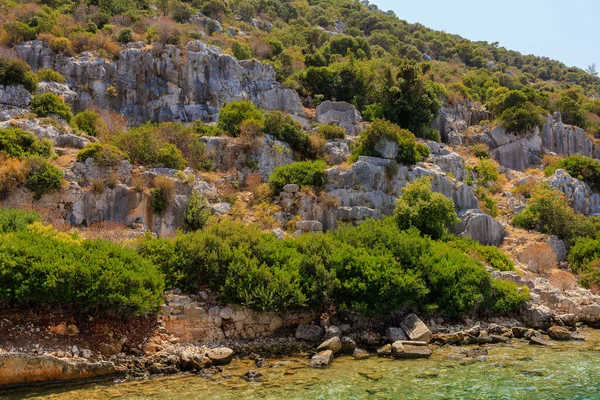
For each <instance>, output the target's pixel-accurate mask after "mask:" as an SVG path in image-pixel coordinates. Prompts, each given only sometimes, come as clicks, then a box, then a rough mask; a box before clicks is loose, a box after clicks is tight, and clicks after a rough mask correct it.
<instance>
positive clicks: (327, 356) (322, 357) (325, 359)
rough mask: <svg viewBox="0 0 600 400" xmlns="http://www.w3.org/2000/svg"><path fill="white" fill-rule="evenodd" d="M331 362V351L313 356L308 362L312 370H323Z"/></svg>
mask: <svg viewBox="0 0 600 400" xmlns="http://www.w3.org/2000/svg"><path fill="white" fill-rule="evenodd" d="M332 362H333V351H331V350H324V351H321V352H319V353H317V354H315V355H314V356H313V357H312V358H311V360H310V366H311V367H312V368H325V367H328V366H329V364H331V363H332Z"/></svg>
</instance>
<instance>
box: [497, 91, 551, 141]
mask: <svg viewBox="0 0 600 400" xmlns="http://www.w3.org/2000/svg"><path fill="white" fill-rule="evenodd" d="M489 97H490V99H489V100H488V102H487V106H488V108H489V109H490V110H491V111H492V112H493V113H494V114H496V116H498V119H499V120H500V123H501V124H502V126H503V127H504V128H506V130H507V131H508V132H514V133H526V132H529V131H531V130H532V129H533V128H535V127H536V126H541V125H542V123H543V122H544V120H543V118H542V117H541V113H542V109H541V108H540V107H539V106H538V105H536V104H534V102H536V94H535V92H531V91H525V90H508V89H506V88H496V89H494V90H491V92H490V94H489Z"/></svg>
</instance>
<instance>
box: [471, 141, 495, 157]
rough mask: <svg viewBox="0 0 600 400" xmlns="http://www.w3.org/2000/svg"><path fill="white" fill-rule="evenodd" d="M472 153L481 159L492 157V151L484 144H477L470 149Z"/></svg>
mask: <svg viewBox="0 0 600 400" xmlns="http://www.w3.org/2000/svg"><path fill="white" fill-rule="evenodd" d="M469 150H470V151H471V153H472V154H473V155H474V156H475V157H477V158H479V159H487V158H490V157H491V154H490V149H489V147H487V146H486V145H485V144H483V143H477V144H474V145H473V146H471V147H469Z"/></svg>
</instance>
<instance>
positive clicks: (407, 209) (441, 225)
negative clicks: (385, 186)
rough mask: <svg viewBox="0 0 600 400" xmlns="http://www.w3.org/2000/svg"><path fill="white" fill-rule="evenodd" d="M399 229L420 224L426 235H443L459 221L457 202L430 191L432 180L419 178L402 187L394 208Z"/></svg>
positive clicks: (421, 230)
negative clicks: (455, 203)
mask: <svg viewBox="0 0 600 400" xmlns="http://www.w3.org/2000/svg"><path fill="white" fill-rule="evenodd" d="M394 216H395V218H396V223H397V224H398V228H400V229H402V230H403V229H408V228H410V227H413V226H414V227H415V228H417V229H418V230H419V231H420V232H421V233H422V234H423V235H429V236H431V238H433V239H439V238H441V237H442V236H443V235H444V234H445V233H446V232H447V231H448V230H450V229H452V228H454V225H456V223H457V222H458V217H457V216H456V211H455V210H454V202H453V201H452V199H449V198H447V197H445V196H444V195H443V194H440V193H434V192H432V191H431V180H430V179H429V178H427V177H424V178H419V179H417V180H416V181H415V182H413V183H411V184H409V185H407V186H406V187H404V189H402V196H400V197H399V198H398V202H397V205H396V210H395V212H394Z"/></svg>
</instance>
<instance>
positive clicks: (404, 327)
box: [0, 313, 585, 389]
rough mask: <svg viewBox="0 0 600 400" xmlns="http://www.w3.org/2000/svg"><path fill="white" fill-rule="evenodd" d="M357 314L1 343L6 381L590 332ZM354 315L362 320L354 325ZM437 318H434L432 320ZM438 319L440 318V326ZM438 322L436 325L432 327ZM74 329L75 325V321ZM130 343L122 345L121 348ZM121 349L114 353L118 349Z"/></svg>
mask: <svg viewBox="0 0 600 400" xmlns="http://www.w3.org/2000/svg"><path fill="white" fill-rule="evenodd" d="M351 317H352V315H351V314H347V315H346V314H343V313H342V315H339V316H338V315H334V316H332V317H330V318H321V319H320V320H319V321H318V322H319V323H316V322H317V321H316V320H314V321H312V323H311V324H301V325H298V326H297V327H296V328H295V329H292V328H291V327H286V329H282V330H281V331H280V332H279V335H278V336H276V337H256V338H237V339H223V340H218V341H213V342H203V343H199V342H195V343H179V341H178V340H175V339H176V337H175V336H173V335H171V334H169V333H168V331H166V329H165V328H164V327H162V326H158V327H157V328H156V330H155V331H154V333H155V335H154V336H152V337H150V338H149V339H148V340H147V341H146V343H145V344H144V346H142V350H141V351H131V350H130V351H127V352H125V351H119V352H118V353H114V351H115V350H116V349H114V348H113V349H112V351H108V352H106V350H108V349H109V347H107V346H104V347H103V348H102V350H101V351H98V352H92V351H90V350H87V349H82V350H79V349H78V348H77V346H72V347H71V351H70V352H68V351H65V352H60V351H52V352H46V351H45V350H44V349H38V350H36V351H35V352H31V351H29V352H28V353H25V352H21V351H20V350H19V349H11V351H8V352H6V351H0V387H3V388H6V389H8V388H17V387H23V386H29V385H32V384H49V383H50V384H56V383H58V382H65V381H80V380H86V379H114V378H118V379H125V380H130V379H147V378H151V377H155V376H160V375H172V374H178V373H194V374H198V375H199V376H202V377H210V376H213V375H215V374H219V373H221V372H223V369H224V368H226V367H225V366H226V365H227V364H229V363H230V362H232V360H234V359H249V360H253V361H254V367H255V368H253V369H249V370H248V372H247V373H246V374H245V375H244V379H246V380H248V381H260V380H261V379H262V377H263V373H262V372H261V369H262V368H265V367H266V366H268V365H269V363H272V362H273V361H272V360H278V359H279V360H281V359H285V358H291V357H295V358H301V359H304V360H305V362H304V365H305V366H307V367H311V368H327V367H328V366H329V365H330V364H331V363H332V362H334V360H335V359H336V358H337V357H339V356H350V357H353V358H354V359H355V360H362V359H366V358H370V357H384V358H395V359H398V360H407V359H417V358H429V357H430V356H431V355H432V354H433V353H435V352H436V351H438V350H439V349H441V348H443V347H447V346H460V347H464V350H462V351H461V353H462V354H464V356H465V357H466V358H469V357H471V358H472V357H480V356H485V355H486V354H487V351H488V348H490V347H495V346H511V345H514V344H524V343H528V344H529V345H534V346H553V345H554V343H555V342H559V341H568V340H585V337H584V336H583V335H582V334H581V333H580V332H579V328H581V327H582V326H583V325H582V324H581V323H576V324H572V325H570V326H569V325H564V324H562V325H563V326H560V325H553V326H551V327H549V328H548V329H545V330H543V329H533V328H528V327H526V326H524V325H523V324H522V323H521V322H520V321H518V320H516V319H510V318H494V319H493V320H487V321H486V320H480V321H471V320H465V321H463V323H462V324H455V325H453V324H450V323H445V324H444V325H441V324H435V322H434V320H429V321H428V324H426V323H425V322H424V321H423V320H421V319H420V318H419V317H418V316H417V315H416V314H414V313H410V314H407V315H405V316H404V317H402V318H401V319H399V318H398V317H397V316H390V318H389V321H391V320H396V321H399V323H398V324H397V326H390V325H388V326H387V327H386V328H385V330H383V329H382V327H383V325H382V324H377V323H373V321H371V322H372V323H371V325H370V327H369V328H364V323H365V322H364V321H356V320H354V321H352V318H351ZM349 322H354V324H353V325H350V324H349ZM428 325H429V326H428ZM432 325H433V326H432ZM430 327H431V328H432V329H433V330H432V329H430ZM71 329H73V327H71ZM121 350H122V349H121ZM111 352H112V353H114V354H110V353H111Z"/></svg>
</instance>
